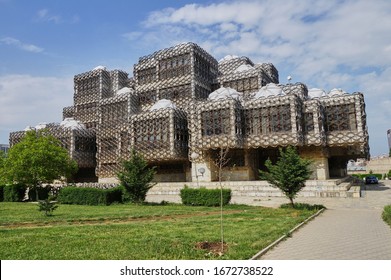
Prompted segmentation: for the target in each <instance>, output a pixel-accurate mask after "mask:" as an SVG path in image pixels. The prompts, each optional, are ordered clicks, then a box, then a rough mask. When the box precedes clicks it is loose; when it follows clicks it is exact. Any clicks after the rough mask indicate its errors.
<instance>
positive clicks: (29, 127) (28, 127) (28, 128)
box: [24, 125, 34, 131]
mask: <svg viewBox="0 0 391 280" xmlns="http://www.w3.org/2000/svg"><path fill="white" fill-rule="evenodd" d="M33 129H34V127H32V126H29V125H28V126H26V128H25V129H24V131H30V130H33Z"/></svg>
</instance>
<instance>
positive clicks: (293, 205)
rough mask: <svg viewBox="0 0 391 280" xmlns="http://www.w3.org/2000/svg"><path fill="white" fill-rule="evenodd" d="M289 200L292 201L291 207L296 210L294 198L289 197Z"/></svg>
mask: <svg viewBox="0 0 391 280" xmlns="http://www.w3.org/2000/svg"><path fill="white" fill-rule="evenodd" d="M289 200H290V201H291V206H292V208H295V204H294V203H293V198H292V197H289Z"/></svg>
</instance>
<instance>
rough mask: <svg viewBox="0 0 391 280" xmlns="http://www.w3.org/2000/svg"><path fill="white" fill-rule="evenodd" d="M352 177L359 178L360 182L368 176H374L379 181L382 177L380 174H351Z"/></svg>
mask: <svg viewBox="0 0 391 280" xmlns="http://www.w3.org/2000/svg"><path fill="white" fill-rule="evenodd" d="M352 176H353V177H356V178H359V179H361V180H363V179H364V178H365V177H368V176H376V178H377V179H379V180H381V179H382V177H383V175H382V174H378V173H376V174H352Z"/></svg>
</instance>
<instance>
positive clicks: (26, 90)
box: [0, 75, 73, 143]
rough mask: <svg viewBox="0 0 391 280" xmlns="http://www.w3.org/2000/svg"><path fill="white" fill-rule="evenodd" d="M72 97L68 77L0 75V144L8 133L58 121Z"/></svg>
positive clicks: (71, 85)
mask: <svg viewBox="0 0 391 280" xmlns="http://www.w3.org/2000/svg"><path fill="white" fill-rule="evenodd" d="M72 96H73V80H72V78H56V77H33V76H30V75H7V76H0V104H1V110H0V143H8V136H9V133H10V132H11V131H17V130H23V129H24V128H25V127H26V126H27V125H36V124H38V123H39V122H59V121H61V119H62V108H63V107H65V106H71V105H72V104H73V100H72Z"/></svg>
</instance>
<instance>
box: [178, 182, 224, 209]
mask: <svg viewBox="0 0 391 280" xmlns="http://www.w3.org/2000/svg"><path fill="white" fill-rule="evenodd" d="M220 191H221V190H220V189H212V190H208V189H206V188H199V189H190V188H189V187H187V186H185V188H183V189H181V199H182V203H183V204H184V205H192V206H220V200H221V192H220ZM222 191H223V205H227V204H228V203H229V202H230V200H231V190H230V189H223V190H222Z"/></svg>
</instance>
